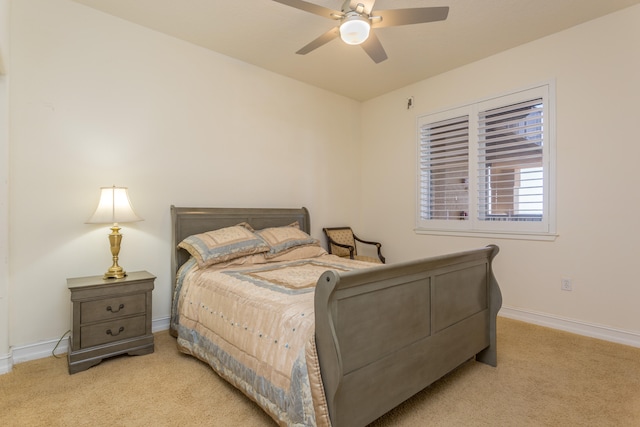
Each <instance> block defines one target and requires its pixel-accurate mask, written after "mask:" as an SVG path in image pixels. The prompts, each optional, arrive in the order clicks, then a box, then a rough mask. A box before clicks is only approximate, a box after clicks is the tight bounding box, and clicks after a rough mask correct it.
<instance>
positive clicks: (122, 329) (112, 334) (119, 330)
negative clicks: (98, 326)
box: [107, 326, 124, 337]
mask: <svg viewBox="0 0 640 427" xmlns="http://www.w3.org/2000/svg"><path fill="white" fill-rule="evenodd" d="M122 331H124V326H120V329H118V332H117V333H115V334H114V333H113V332H111V329H107V335H111V336H112V337H117V336H118V335H120V332H122Z"/></svg>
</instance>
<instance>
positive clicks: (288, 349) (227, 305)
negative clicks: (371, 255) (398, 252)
mask: <svg viewBox="0 0 640 427" xmlns="http://www.w3.org/2000/svg"><path fill="white" fill-rule="evenodd" d="M257 260H263V258H261V257H247V259H242V260H237V261H235V262H232V263H230V264H226V265H224V266H211V267H208V268H204V269H200V268H198V267H197V265H196V264H195V263H194V262H188V263H187V264H185V265H184V266H183V268H182V269H181V271H180V273H179V275H178V284H177V287H176V298H174V301H175V303H174V310H175V311H174V314H173V320H172V321H173V322H174V325H175V327H176V329H177V332H178V345H179V348H180V349H181V351H183V352H185V353H188V354H192V355H194V356H196V357H198V358H199V359H201V360H203V361H206V362H207V363H208V364H209V365H211V367H213V368H214V369H215V370H216V372H218V373H219V374H220V375H221V376H222V377H224V378H225V379H227V380H228V381H229V382H231V383H232V384H234V385H235V386H236V387H237V388H239V389H240V390H242V391H243V392H244V393H245V394H246V395H247V396H249V397H250V398H251V399H253V400H254V401H256V402H257V403H258V404H259V405H260V406H261V407H262V408H263V409H264V410H265V411H266V412H267V413H268V414H269V415H270V416H271V417H273V419H275V420H276V421H277V422H278V423H279V424H280V425H287V426H315V425H318V426H327V425H330V422H329V416H328V412H327V405H326V401H325V398H324V389H323V387H322V381H321V378H320V373H319V365H318V360H317V355H316V351H315V339H314V301H313V296H314V289H315V285H316V282H317V280H318V278H319V277H320V275H321V274H322V273H323V272H325V271H326V270H330V269H333V270H338V271H346V270H352V269H356V268H366V267H372V266H373V264H369V263H364V262H359V261H352V260H349V259H344V258H339V257H336V256H333V255H323V256H319V257H315V258H310V259H300V260H291V261H285V262H266V261H257Z"/></svg>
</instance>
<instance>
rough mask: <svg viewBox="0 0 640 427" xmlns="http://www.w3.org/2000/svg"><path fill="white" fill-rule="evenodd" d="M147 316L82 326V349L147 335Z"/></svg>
mask: <svg viewBox="0 0 640 427" xmlns="http://www.w3.org/2000/svg"><path fill="white" fill-rule="evenodd" d="M145 320H146V318H145V315H142V316H136V317H129V318H127V319H120V320H113V321H109V322H102V323H96V324H94V325H89V326H82V327H81V328H80V347H81V348H87V347H93V346H95V345H101V344H107V343H110V342H114V341H119V340H124V339H127V338H133V337H138V336H141V335H144V334H145V323H146V322H145Z"/></svg>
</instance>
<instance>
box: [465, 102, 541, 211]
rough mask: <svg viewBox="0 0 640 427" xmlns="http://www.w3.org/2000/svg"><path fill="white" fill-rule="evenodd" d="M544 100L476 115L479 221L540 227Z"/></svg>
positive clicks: (521, 103)
mask: <svg viewBox="0 0 640 427" xmlns="http://www.w3.org/2000/svg"><path fill="white" fill-rule="evenodd" d="M543 130H544V104H543V99H542V98H535V99H530V100H527V101H523V102H518V103H515V104H511V105H507V106H503V107H500V108H493V109H488V110H484V111H483V110H480V111H479V112H478V200H477V208H478V211H477V212H478V219H479V220H481V221H542V219H543V211H544V210H543V203H544V173H543V145H544V132H543Z"/></svg>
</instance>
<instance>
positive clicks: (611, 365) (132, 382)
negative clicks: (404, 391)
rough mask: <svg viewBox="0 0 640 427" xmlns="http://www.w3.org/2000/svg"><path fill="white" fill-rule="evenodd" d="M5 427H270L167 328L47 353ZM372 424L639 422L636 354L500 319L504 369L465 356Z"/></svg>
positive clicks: (8, 393) (1, 399) (9, 406)
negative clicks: (81, 351)
mask: <svg viewBox="0 0 640 427" xmlns="http://www.w3.org/2000/svg"><path fill="white" fill-rule="evenodd" d="M0 425H1V426H262V425H266V426H269V425H275V424H274V423H273V421H271V419H270V418H269V417H267V416H266V415H265V414H264V413H263V412H262V411H261V410H260V409H259V408H258V407H257V406H256V405H254V404H253V403H252V402H251V401H249V400H248V399H247V398H245V397H244V396H243V395H242V394H241V393H239V392H238V391H236V390H235V389H234V388H232V387H231V386H229V385H228V384H227V383H226V382H224V381H222V380H221V379H219V378H218V377H217V376H216V374H215V373H213V372H212V371H211V369H210V368H209V367H208V366H207V365H204V364H202V363H201V362H199V361H197V360H195V359H193V358H191V357H188V356H184V355H182V354H180V353H179V352H178V351H177V350H176V346H175V340H174V339H173V338H172V337H170V336H169V334H168V333H167V332H161V333H158V334H156V351H155V353H153V354H151V355H146V356H139V357H128V356H123V357H116V358H112V359H108V360H105V361H104V362H102V363H101V364H99V365H97V366H95V367H93V368H91V369H89V370H87V371H84V372H81V373H77V374H74V375H71V376H70V375H68V373H67V365H66V359H65V358H61V359H56V358H54V357H49V358H46V359H41V360H36V361H33V362H27V363H23V364H19V365H16V366H14V369H13V371H12V372H11V373H8V374H5V375H0ZM373 425H374V426H377V427H382V426H417V425H428V426H456V427H458V426H640V349H639V348H633V347H627V346H622V345H617V344H612V343H608V342H604V341H599V340H595V339H590V338H585V337H580V336H576V335H572V334H568V333H564V332H560V331H555V330H551V329H547V328H542V327H539V326H534V325H529V324H526V323H522V322H518V321H514V320H509V319H504V318H499V322H498V367H497V368H492V367H489V366H486V365H483V364H480V363H477V362H474V361H470V362H468V363H466V364H465V365H463V366H462V367H460V368H459V369H457V370H456V371H454V372H452V373H451V374H449V375H448V376H446V377H444V378H443V379H442V380H440V381H438V382H437V383H436V384H434V385H433V386H431V387H429V388H427V389H426V390H424V391H422V392H421V393H419V394H418V395H416V396H414V397H413V398H412V399H410V400H408V401H407V402H405V403H404V404H402V405H401V406H399V407H398V408H396V409H395V410H393V411H392V412H390V413H388V414H387V415H385V416H384V417H382V418H380V419H379V420H377V421H376V422H375V423H374V424H373Z"/></svg>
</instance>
